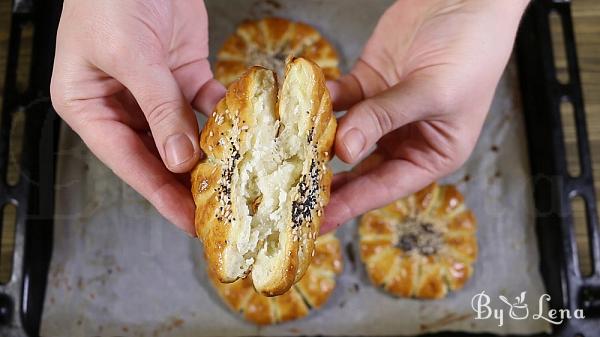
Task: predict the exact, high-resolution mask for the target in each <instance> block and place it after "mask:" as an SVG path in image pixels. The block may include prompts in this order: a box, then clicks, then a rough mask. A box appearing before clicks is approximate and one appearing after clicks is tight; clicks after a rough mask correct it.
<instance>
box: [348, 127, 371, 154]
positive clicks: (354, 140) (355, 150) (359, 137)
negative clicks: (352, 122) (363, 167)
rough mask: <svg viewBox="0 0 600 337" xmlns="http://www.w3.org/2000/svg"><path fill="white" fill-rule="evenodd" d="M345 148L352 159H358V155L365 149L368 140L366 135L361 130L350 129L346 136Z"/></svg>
mask: <svg viewBox="0 0 600 337" xmlns="http://www.w3.org/2000/svg"><path fill="white" fill-rule="evenodd" d="M343 142H344V146H345V147H346V151H347V152H348V154H349V155H350V158H352V159H356V158H357V157H358V155H360V153H361V152H362V151H363V148H364V147H365V143H366V139H365V135H363V133H362V132H361V131H360V130H359V129H356V128H354V129H350V130H349V131H348V132H346V134H345V135H344V139H343Z"/></svg>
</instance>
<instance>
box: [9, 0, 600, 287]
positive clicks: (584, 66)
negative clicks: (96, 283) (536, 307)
mask: <svg viewBox="0 0 600 337" xmlns="http://www.w3.org/2000/svg"><path fill="white" fill-rule="evenodd" d="M10 2H11V1H10V0H0V106H1V102H2V96H1V95H2V92H3V87H4V69H5V58H6V51H7V45H8V34H9V31H8V30H9V26H10V22H9V20H10V17H9V15H8V14H9V12H10ZM572 9H573V18H574V22H575V32H576V40H577V48H578V53H579V55H578V56H579V66H580V69H581V79H582V82H583V89H584V98H585V106H586V112H587V121H588V133H589V138H590V143H591V148H592V159H593V162H594V177H595V185H596V196H597V197H600V1H598V0H573V4H572ZM27 35H28V36H27V37H26V40H27V38H29V37H30V32H29V33H28V34H27ZM555 36H556V40H557V41H558V42H560V41H561V37H560V36H559V34H555ZM24 53H25V54H26V55H27V54H28V51H27V50H25V51H24ZM557 54H558V58H559V59H558V60H557V65H558V67H559V68H563V69H564V67H565V65H566V63H565V60H564V57H563V56H564V53H562V55H561V52H559V53H557ZM24 70H25V69H24ZM26 78H27V76H26V71H23V72H20V76H19V85H21V84H24V81H25V80H26ZM567 106H568V105H567ZM563 122H564V123H565V126H566V128H567V129H566V133H565V140H566V143H567V144H566V145H567V151H568V154H569V163H570V165H572V166H574V167H576V165H577V162H578V161H577V155H576V150H575V149H576V148H575V144H576V142H575V133H574V131H573V129H572V126H573V121H572V118H569V115H568V113H565V118H564V119H563ZM574 171H576V169H575V170H574ZM599 200H600V199H599ZM598 206H599V207H600V203H599V204H598ZM582 210H583V205H582V204H581V203H577V204H575V205H574V211H575V220H576V222H577V223H578V226H577V232H578V234H579V235H578V239H579V243H580V245H579V246H580V247H581V248H583V249H580V256H581V259H582V266H583V267H582V269H583V270H584V272H585V271H586V270H590V268H589V252H588V251H587V249H585V248H586V244H585V241H584V238H585V230H584V226H581V225H580V224H582V223H585V219H584V217H583V213H582ZM5 217H6V218H10V217H11V214H10V212H9V214H6V215H5ZM2 238H3V240H2V244H1V246H0V253H1V256H0V282H1V281H2V280H5V279H6V275H7V273H8V272H9V271H10V265H7V263H6V262H7V261H10V257H9V255H8V253H9V252H10V250H11V249H12V243H13V240H12V233H10V229H9V230H6V228H5V230H4V231H3V233H2ZM586 266H587V267H586Z"/></svg>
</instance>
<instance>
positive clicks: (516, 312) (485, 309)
mask: <svg viewBox="0 0 600 337" xmlns="http://www.w3.org/2000/svg"><path fill="white" fill-rule="evenodd" d="M525 295H526V292H525V291H523V292H522V293H521V294H520V295H519V296H516V297H515V299H514V301H510V300H509V299H508V298H506V296H503V295H499V296H498V299H499V300H500V303H503V304H502V307H499V308H492V306H493V305H495V304H500V303H492V299H491V297H490V296H489V295H488V294H486V293H485V291H482V292H480V293H478V294H475V296H473V298H472V299H471V308H473V311H475V319H490V318H493V319H496V320H497V321H498V326H503V325H504V315H505V309H506V308H508V317H509V318H510V319H514V320H523V319H527V318H529V314H530V312H529V307H528V305H527V303H526V302H525ZM544 302H550V295H548V294H543V295H542V296H540V299H539V301H538V308H537V310H536V311H533V310H532V312H536V313H534V314H533V315H532V316H531V319H536V320H537V319H543V320H545V321H546V322H548V323H551V324H561V323H562V322H563V321H564V320H565V319H571V318H575V319H583V318H585V316H584V314H583V310H582V309H576V310H575V311H574V312H571V311H570V310H569V309H559V310H556V309H550V310H548V312H544Z"/></svg>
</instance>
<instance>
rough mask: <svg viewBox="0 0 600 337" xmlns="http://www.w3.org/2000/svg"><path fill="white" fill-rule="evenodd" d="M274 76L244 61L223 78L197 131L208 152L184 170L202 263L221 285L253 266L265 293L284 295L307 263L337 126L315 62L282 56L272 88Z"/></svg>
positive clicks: (326, 186)
mask: <svg viewBox="0 0 600 337" xmlns="http://www.w3.org/2000/svg"><path fill="white" fill-rule="evenodd" d="M276 82H277V80H276V78H275V74H274V73H273V72H272V71H270V70H267V69H264V68H261V67H252V68H250V69H248V71H247V72H246V73H244V75H243V76H242V77H241V78H240V79H239V80H237V81H236V82H234V83H232V84H231V86H230V87H229V89H228V90H227V94H226V96H225V98H223V99H222V100H221V101H220V102H219V103H218V104H217V107H216V111H215V112H214V113H213V114H212V116H211V117H210V118H209V119H208V121H207V123H206V125H205V127H204V129H203V130H202V135H201V137H200V146H201V148H202V150H203V151H204V153H205V154H206V156H205V158H203V159H202V160H201V161H200V163H199V164H198V165H197V166H196V168H195V169H194V170H193V172H192V194H193V196H194V201H195V204H196V215H195V224H196V232H197V234H198V236H199V237H200V238H201V239H202V241H203V242H204V248H205V251H206V255H207V258H208V262H209V264H210V266H211V267H212V268H213V269H214V271H215V273H216V275H217V277H218V278H219V280H220V281H221V282H233V281H235V280H237V279H238V278H240V277H244V276H245V275H247V274H248V273H249V272H250V270H251V269H252V270H253V273H252V282H253V283H254V287H256V289H257V290H258V291H260V292H261V293H262V294H264V295H267V296H274V295H280V294H283V293H284V292H286V291H287V290H288V289H289V288H290V287H291V286H292V284H294V283H295V282H297V281H298V280H299V279H300V278H301V277H302V275H303V274H304V271H305V270H306V268H307V267H308V264H309V263H310V259H311V255H312V253H313V246H314V240H315V239H316V237H317V235H318V233H319V225H320V221H321V216H322V214H323V207H324V206H325V204H327V202H328V201H329V188H330V184H331V170H330V169H329V167H328V166H327V162H328V161H329V159H330V153H331V152H330V151H331V150H330V149H331V145H332V143H333V139H334V136H335V130H336V120H335V117H334V115H333V114H332V112H331V100H330V97H329V92H328V91H327V88H326V87H325V79H324V77H323V73H322V72H321V70H320V69H319V67H318V66H316V65H315V64H314V63H312V62H310V61H307V60H305V59H302V58H298V59H290V60H289V61H288V64H287V65H286V71H285V79H284V80H283V85H282V87H281V88H280V89H279V94H278V86H277V83H276ZM278 97H279V100H278Z"/></svg>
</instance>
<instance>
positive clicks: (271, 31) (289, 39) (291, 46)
mask: <svg viewBox="0 0 600 337" xmlns="http://www.w3.org/2000/svg"><path fill="white" fill-rule="evenodd" d="M288 56H293V57H303V58H306V59H308V60H311V61H313V62H315V63H316V64H317V65H318V66H319V67H321V69H322V70H323V73H324V74H325V78H326V79H328V80H333V79H336V78H338V77H339V76H340V70H339V68H338V65H339V58H338V54H337V52H336V50H335V48H334V47H333V46H332V45H331V43H329V42H328V41H327V40H326V39H325V38H323V36H321V34H320V33H319V32H318V31H317V30H316V29H314V28H313V27H311V26H309V25H307V24H304V23H301V22H293V21H289V20H286V19H281V18H265V19H261V20H255V21H245V22H243V23H242V24H240V25H239V26H238V27H237V29H236V32H235V33H234V34H233V35H232V36H231V37H229V38H228V39H227V41H225V44H224V45H223V47H222V48H221V50H220V51H219V52H218V53H217V63H216V65H215V78H216V79H217V80H218V81H219V82H221V83H223V84H224V85H226V86H227V85H229V84H230V83H232V82H233V81H235V80H236V79H237V78H238V77H240V76H241V75H242V74H243V73H244V71H245V70H246V68H247V67H250V66H255V65H260V66H263V67H266V68H269V69H273V70H275V71H278V70H277V69H275V68H278V67H281V68H283V65H284V60H285V59H286V57H288Z"/></svg>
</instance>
